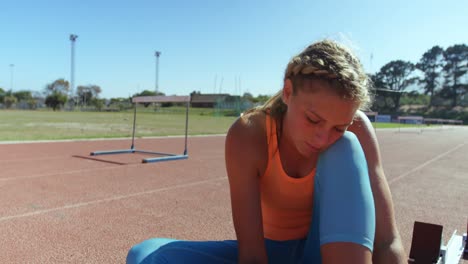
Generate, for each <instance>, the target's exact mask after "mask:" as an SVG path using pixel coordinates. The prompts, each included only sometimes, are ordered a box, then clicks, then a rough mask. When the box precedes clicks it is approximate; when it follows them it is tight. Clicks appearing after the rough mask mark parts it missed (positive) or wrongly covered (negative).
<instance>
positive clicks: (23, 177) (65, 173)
mask: <svg viewBox="0 0 468 264" xmlns="http://www.w3.org/2000/svg"><path fill="white" fill-rule="evenodd" d="M136 165H141V163H138V164H127V165H125V166H127V167H128V166H136ZM108 169H121V166H120V165H114V166H108V167H100V168H91V169H79V170H71V171H62V172H53V173H45V174H37V175H29V176H18V177H10V178H0V182H2V181H15V180H24V179H34V178H41V177H48V176H61V175H68V174H75V173H84V172H92V171H101V170H108Z"/></svg>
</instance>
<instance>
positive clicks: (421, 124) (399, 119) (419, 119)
mask: <svg viewBox="0 0 468 264" xmlns="http://www.w3.org/2000/svg"><path fill="white" fill-rule="evenodd" d="M397 119H398V133H401V124H402V123H401V120H415V121H420V123H415V124H416V125H418V129H419V131H418V132H417V133H418V134H421V133H422V132H423V126H424V117H422V116H398V118H397ZM404 124H406V123H404Z"/></svg>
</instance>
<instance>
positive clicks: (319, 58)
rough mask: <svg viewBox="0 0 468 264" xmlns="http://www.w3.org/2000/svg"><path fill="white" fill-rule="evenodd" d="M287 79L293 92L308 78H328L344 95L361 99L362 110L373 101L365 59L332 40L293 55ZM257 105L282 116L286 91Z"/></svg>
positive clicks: (314, 44)
mask: <svg viewBox="0 0 468 264" xmlns="http://www.w3.org/2000/svg"><path fill="white" fill-rule="evenodd" d="M287 79H290V80H291V82H292V84H293V94H297V91H298V90H299V89H305V87H304V86H303V82H304V80H313V79H316V80H317V79H319V80H325V81H327V82H328V83H329V84H330V87H331V88H332V89H333V91H334V92H336V93H337V94H338V95H340V96H341V97H342V98H345V99H349V100H353V101H356V102H358V103H359V105H360V107H359V108H360V109H361V110H367V108H368V106H369V105H370V103H371V98H370V95H369V88H370V87H369V86H370V79H369V77H368V76H367V74H366V73H365V72H364V69H363V67H362V65H361V63H360V62H359V60H358V59H357V57H356V56H354V55H353V54H352V53H351V52H350V51H349V50H348V49H347V48H345V47H344V46H342V45H340V44H338V43H336V42H334V41H331V40H323V41H320V42H316V43H313V44H312V45H310V46H308V47H307V48H306V49H305V50H304V51H303V52H301V53H300V54H298V55H297V56H295V57H293V58H292V59H291V61H290V62H289V63H288V66H287V68H286V71H285V74H284V80H285V81H286V80H287ZM257 109H258V110H262V111H265V112H267V111H268V112H269V113H270V115H271V116H272V117H274V118H278V119H281V118H282V117H283V115H284V113H285V112H286V110H287V105H286V104H285V103H284V102H283V100H282V91H279V92H277V93H276V94H275V95H274V96H273V97H271V98H270V99H269V100H268V101H267V102H266V103H265V104H264V105H263V106H260V107H259V108H257Z"/></svg>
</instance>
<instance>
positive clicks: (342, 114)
mask: <svg viewBox="0 0 468 264" xmlns="http://www.w3.org/2000/svg"><path fill="white" fill-rule="evenodd" d="M302 85H303V86H302V87H301V89H297V90H298V91H297V92H296V93H295V94H293V92H292V91H293V89H292V88H293V87H292V83H291V81H290V80H286V81H285V83H284V87H283V94H282V100H283V102H284V103H285V104H286V105H288V109H287V111H286V113H284V116H283V120H282V121H281V120H278V124H279V125H280V126H279V127H282V128H281V129H279V131H277V132H278V135H279V137H280V138H279V140H278V142H279V154H280V156H281V163H282V165H283V166H282V167H283V169H284V171H285V172H286V173H287V174H288V175H289V176H291V177H296V178H300V177H304V176H305V175H308V174H309V173H310V172H311V171H312V170H313V169H314V168H315V167H316V165H317V160H318V156H319V154H320V152H322V151H324V150H325V149H327V148H328V147H329V146H330V145H332V144H333V143H334V142H335V141H336V140H338V139H339V138H340V137H341V136H342V135H343V133H344V131H346V130H349V131H351V132H352V133H354V134H355V135H356V136H357V138H358V139H359V142H360V143H361V146H362V148H363V150H364V153H365V155H366V160H367V163H368V168H369V178H370V182H371V188H372V193H373V195H374V200H375V206H376V208H375V209H376V233H375V243H374V252H373V253H372V252H370V250H369V249H367V248H366V247H364V246H362V245H358V244H354V243H346V242H336V243H329V244H325V245H323V246H322V247H321V255H322V263H325V264H328V263H333V264H334V263H371V262H372V261H374V263H379V264H396V263H398V264H403V263H405V261H406V259H407V258H406V257H405V253H404V250H403V247H402V243H401V239H400V237H399V234H398V230H397V228H396V223H395V220H394V212H393V204H392V201H391V194H390V190H389V188H388V184H387V182H386V179H385V174H384V172H383V169H382V164H381V160H380V153H379V148H378V142H377V138H376V136H375V133H374V129H373V127H372V124H371V123H370V121H369V120H368V119H367V117H366V116H365V114H364V113H363V112H361V111H358V110H357V109H358V107H359V104H357V103H355V102H352V101H350V100H346V99H343V98H341V97H340V96H339V95H338V94H337V93H335V92H334V91H333V89H332V87H329V85H328V83H327V82H326V81H304V82H303V83H302ZM351 123H352V124H351ZM266 131H267V128H266V126H265V113H264V112H261V111H254V112H251V113H247V114H245V115H243V116H242V117H241V118H239V119H238V120H237V121H236V122H235V123H234V124H233V125H232V126H231V128H230V129H229V133H228V135H227V137H226V157H225V158H226V169H227V172H228V177H229V183H230V193H231V206H232V212H233V220H234V227H235V230H236V237H237V240H238V243H239V263H268V258H267V254H266V249H265V247H264V233H263V226H262V225H263V224H262V214H261V195H260V180H259V179H260V176H261V175H264V173H265V170H266V168H267V164H268V142H267V140H266V136H265V135H266ZM337 252H340V254H337ZM372 258H373V260H372Z"/></svg>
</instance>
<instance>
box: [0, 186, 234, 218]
mask: <svg viewBox="0 0 468 264" xmlns="http://www.w3.org/2000/svg"><path fill="white" fill-rule="evenodd" d="M225 179H227V177H218V178H213V179H208V180H203V181H197V182H190V183H185V184H178V185H174V186H169V187H164V188H158V189H154V190H149V191H144V192H138V193H131V194H127V195H116V196H112V197H109V198H105V199H100V200H94V201H89V202H84V203H76V204H69V205H65V206H61V207H55V208H50V209H45V210H38V211H34V212H30V213H24V214H18V215H9V216H3V217H0V222H4V221H8V220H12V219H17V218H25V217H30V216H35V215H40V214H47V213H50V212H55V211H61V210H67V209H74V208H79V207H85V206H89V205H95V204H100V203H106V202H113V201H117V200H123V199H127V198H132V197H136V196H142V195H148V194H155V193H160V192H165V191H170V190H175V189H181V188H187V187H192V186H197V185H201V184H205V183H209V182H214V181H220V180H225Z"/></svg>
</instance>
